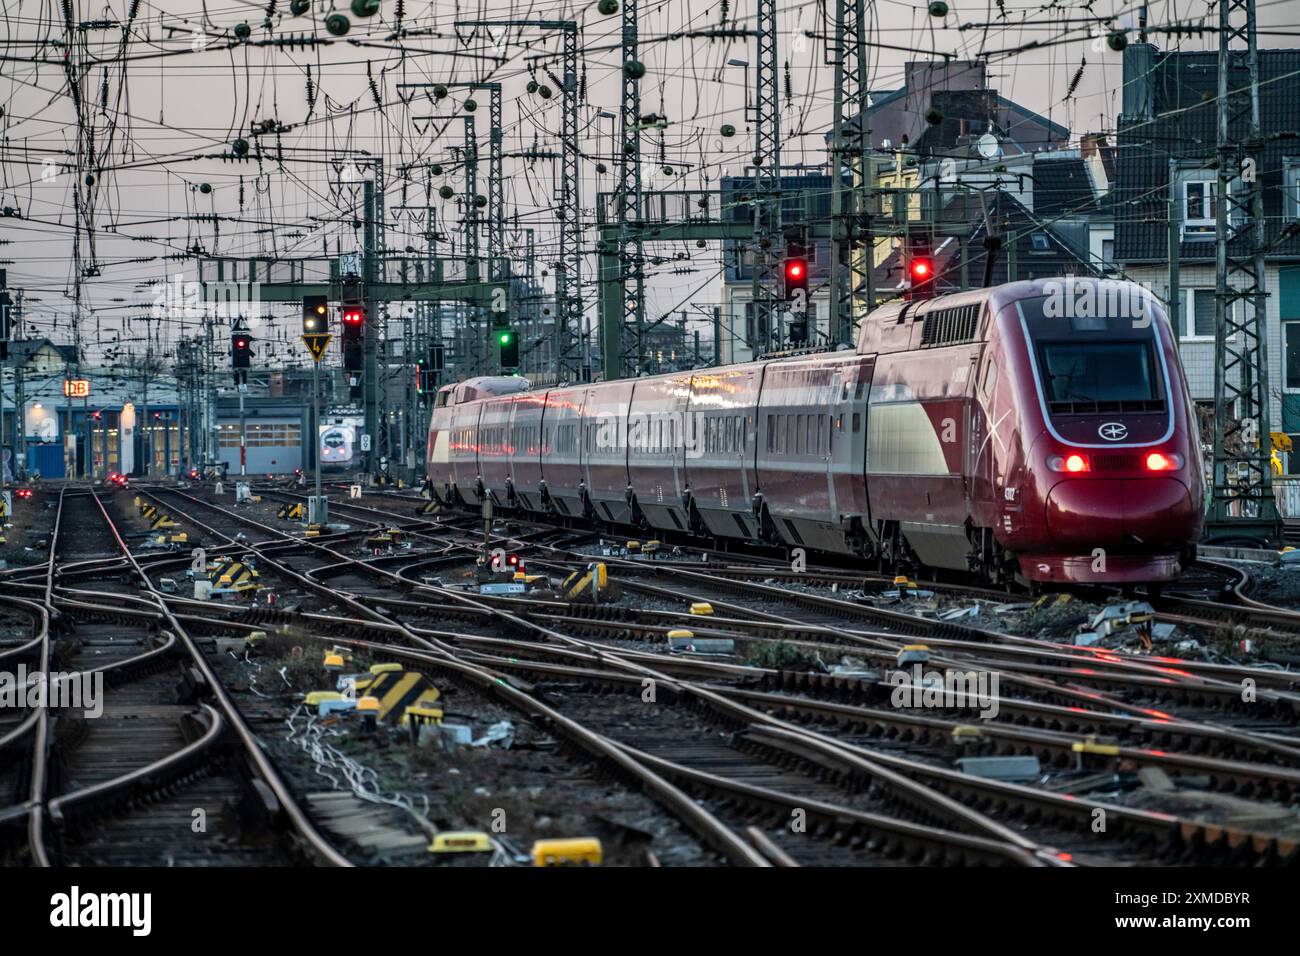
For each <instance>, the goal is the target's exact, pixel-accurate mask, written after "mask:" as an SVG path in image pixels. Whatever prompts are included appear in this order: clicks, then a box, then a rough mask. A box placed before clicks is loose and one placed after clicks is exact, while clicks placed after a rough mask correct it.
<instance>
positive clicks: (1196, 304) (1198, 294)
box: [1178, 289, 1215, 341]
mask: <svg viewBox="0 0 1300 956" xmlns="http://www.w3.org/2000/svg"><path fill="white" fill-rule="evenodd" d="M1214 310H1215V302H1214V290H1213V289H1183V307H1182V313H1183V314H1182V326H1183V327H1182V328H1181V329H1179V330H1178V336H1179V338H1181V339H1183V340H1184V341H1186V340H1189V339H1190V340H1193V341H1194V340H1197V339H1208V340H1211V341H1213V339H1214V323H1215V311H1214Z"/></svg>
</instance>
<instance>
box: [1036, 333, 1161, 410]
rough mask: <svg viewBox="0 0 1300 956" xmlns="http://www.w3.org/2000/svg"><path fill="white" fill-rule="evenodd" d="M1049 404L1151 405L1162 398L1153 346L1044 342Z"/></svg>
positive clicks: (1142, 343)
mask: <svg viewBox="0 0 1300 956" xmlns="http://www.w3.org/2000/svg"><path fill="white" fill-rule="evenodd" d="M1039 354H1040V355H1041V358H1042V369H1043V378H1044V380H1045V381H1044V382H1043V386H1044V388H1045V389H1046V391H1047V400H1048V401H1049V402H1147V401H1151V400H1153V399H1155V398H1156V397H1157V395H1158V392H1157V390H1156V383H1155V369H1154V368H1153V364H1152V361H1151V348H1150V343H1149V342H1144V341H1132V340H1130V341H1127V342H1044V343H1042V344H1041V345H1040V346H1039Z"/></svg>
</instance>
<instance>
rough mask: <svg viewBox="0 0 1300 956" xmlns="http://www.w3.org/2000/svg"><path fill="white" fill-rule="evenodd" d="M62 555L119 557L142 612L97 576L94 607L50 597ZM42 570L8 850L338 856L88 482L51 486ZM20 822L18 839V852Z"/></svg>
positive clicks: (191, 856) (201, 857)
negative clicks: (20, 786)
mask: <svg viewBox="0 0 1300 956" xmlns="http://www.w3.org/2000/svg"><path fill="white" fill-rule="evenodd" d="M65 561H66V562H67V566H68V567H71V568H73V569H74V570H84V568H81V569H79V568H78V566H79V565H85V564H87V563H96V562H102V563H103V566H104V567H109V568H113V569H119V568H121V567H122V564H121V563H120V562H125V564H126V565H127V566H129V567H130V568H131V570H132V572H133V574H134V577H135V581H136V585H137V587H139V588H140V589H141V590H142V591H143V592H144V593H152V596H153V601H152V602H151V601H148V600H146V601H145V604H146V605H150V606H151V609H150V610H149V611H146V612H145V613H143V614H140V615H138V616H136V617H134V618H130V619H124V618H123V616H122V614H121V612H120V608H118V607H115V606H114V605H115V604H116V603H117V602H118V601H121V600H124V599H125V592H127V591H130V590H132V589H131V588H130V587H129V586H127V585H125V584H124V583H123V582H122V581H120V580H110V581H108V582H106V586H107V587H108V589H109V590H107V591H105V592H103V593H102V595H101V600H100V602H95V601H66V600H62V599H60V598H59V597H58V594H57V587H56V582H57V581H58V579H59V574H60V569H61V567H62V566H63V563H64V562H65ZM45 570H46V582H45V585H44V587H43V588H40V589H39V590H40V603H39V604H37V603H35V602H30V603H29V605H28V606H29V607H30V608H32V609H33V610H34V611H39V613H34V614H33V626H34V628H36V629H37V630H38V634H37V637H38V638H39V640H38V642H37V643H36V644H35V645H34V646H33V647H32V648H30V650H31V651H33V652H35V653H34V662H35V664H36V666H38V667H39V668H40V671H39V673H40V674H41V678H40V679H41V681H42V682H43V683H44V684H45V686H46V687H47V688H48V691H49V698H48V699H47V700H43V701H38V702H37V703H36V706H32V707H30V708H28V709H29V711H30V713H29V714H28V715H27V717H26V718H25V722H29V723H30V729H29V730H28V731H27V733H26V734H25V735H24V736H25V737H26V743H27V751H26V754H25V756H24V771H23V773H22V777H23V779H25V780H26V781H27V782H28V783H29V788H28V790H27V799H26V800H25V801H21V802H18V803H16V804H14V805H12V806H10V807H8V808H7V809H6V810H5V811H4V812H3V813H2V814H0V821H3V822H5V823H7V824H8V826H6V827H4V832H5V833H6V835H8V836H9V837H10V841H9V845H10V852H11V853H13V854H14V855H15V856H16V858H17V859H19V860H23V861H26V862H30V863H36V864H41V865H44V864H64V865H146V864H151V865H159V864H170V863H177V864H191V865H254V864H256V865H267V864H289V863H302V862H312V863H327V864H332V865H346V864H347V862H348V861H347V860H346V859H345V857H344V856H343V855H341V854H340V853H339V852H338V851H337V850H336V849H335V848H334V847H333V846H332V845H330V844H329V843H328V842H327V841H326V840H325V839H324V838H323V837H321V836H320V834H319V833H318V832H317V831H316V830H315V828H314V827H313V826H312V824H311V823H310V821H309V820H308V818H307V816H306V814H305V813H304V812H303V811H302V809H301V808H300V807H298V806H297V805H296V803H295V802H294V800H293V798H292V796H291V794H290V793H289V791H288V789H287V788H286V787H285V786H284V784H283V782H282V781H281V780H280V778H279V775H278V773H277V772H276V771H275V769H274V768H273V767H272V766H271V764H270V763H269V762H268V761H267V760H266V758H265V757H264V755H263V754H262V753H261V752H260V750H259V748H258V745H257V741H256V740H255V739H254V738H253V736H252V735H251V734H250V733H249V732H248V730H247V727H246V726H245V725H244V722H243V720H242V718H241V717H240V715H239V713H238V711H237V709H236V708H235V707H234V705H233V704H232V703H231V701H230V700H229V698H228V697H227V696H226V695H225V693H224V691H223V689H222V688H221V687H220V686H219V684H218V683H217V682H216V681H215V680H214V679H213V675H212V673H211V670H210V668H209V667H208V664H207V661H206V660H205V659H204V657H203V655H202V653H201V652H200V651H199V650H198V648H197V647H196V645H195V644H194V642H193V639H192V638H191V636H190V635H189V634H188V632H187V631H186V630H185V629H184V628H183V627H181V626H180V625H179V623H178V622H177V621H176V620H175V618H174V617H172V616H171V614H170V612H169V611H167V609H166V607H165V606H164V605H163V604H162V603H161V602H160V601H157V595H156V592H152V585H151V584H150V583H149V580H148V578H147V576H146V575H145V573H144V572H143V570H142V569H141V568H140V566H139V564H138V563H136V561H135V558H134V557H133V556H132V555H131V553H130V550H129V549H128V548H127V546H126V544H125V542H124V541H123V539H122V536H121V534H120V533H119V531H118V529H117V528H116V526H115V524H114V521H113V519H112V517H111V516H110V514H109V512H108V510H107V509H106V508H105V506H104V503H103V502H102V501H101V500H100V498H99V497H98V495H96V494H95V493H94V492H93V491H89V492H76V491H69V490H68V489H66V488H65V489H64V490H63V491H62V492H61V493H60V498H59V503H58V514H57V517H56V518H55V525H54V533H53V535H52V537H51V546H50V554H49V558H48V562H47V565H46V569H45ZM115 589H116V590H115ZM118 591H121V592H123V594H122V596H121V597H119V596H118V593H117V592H118ZM51 624H52V625H53V626H51ZM74 691H76V692H78V693H73V692H74ZM60 704H62V705H64V706H56V705H60ZM10 743H11V744H17V743H18V739H17V737H14V739H12V740H11V741H10ZM20 819H25V821H26V824H27V825H26V845H25V847H19V848H17V849H16V850H15V849H14V847H13V841H12V837H13V835H14V829H15V828H14V824H15V823H16V822H17V821H19V820H20Z"/></svg>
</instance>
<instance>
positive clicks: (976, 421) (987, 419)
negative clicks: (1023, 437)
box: [966, 347, 1001, 524]
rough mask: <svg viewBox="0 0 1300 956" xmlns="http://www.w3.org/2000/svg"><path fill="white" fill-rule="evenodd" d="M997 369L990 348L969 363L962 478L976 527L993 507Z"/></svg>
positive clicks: (995, 359) (996, 449)
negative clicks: (965, 485)
mask: <svg viewBox="0 0 1300 956" xmlns="http://www.w3.org/2000/svg"><path fill="white" fill-rule="evenodd" d="M981 358H982V359H983V362H980V359H981ZM998 365H999V363H998V356H997V355H996V354H995V352H994V350H993V348H991V347H990V348H986V349H984V350H983V351H982V354H980V355H976V356H975V357H974V358H973V359H972V374H971V383H972V384H971V397H970V403H969V405H968V413H969V416H970V418H969V421H970V426H969V428H968V435H969V437H968V439H967V442H966V451H967V466H966V474H967V475H968V476H969V478H968V481H969V484H968V494H969V498H970V502H971V511H972V514H973V516H974V518H975V522H976V524H984V516H983V514H982V512H983V511H985V510H987V509H988V508H990V507H991V506H993V505H994V504H995V497H994V488H995V481H994V467H995V465H994V459H995V458H996V457H997V455H998V447H997V446H998V443H999V442H1000V441H1001V438H1000V437H999V436H998V433H997V426H998V424H999V422H998V419H997V414H998V413H997V402H996V399H997V394H998V386H999V384H1000V383H999V381H998V379H999V375H1000V370H999V368H998Z"/></svg>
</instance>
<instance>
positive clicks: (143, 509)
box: [140, 501, 158, 518]
mask: <svg viewBox="0 0 1300 956" xmlns="http://www.w3.org/2000/svg"><path fill="white" fill-rule="evenodd" d="M157 511H158V509H157V508H155V507H154V506H153V505H151V504H149V502H147V501H146V502H145V503H144V504H142V505H141V506H140V514H142V515H144V516H145V517H146V518H152V517H153V516H154V515H155V514H156V513H157Z"/></svg>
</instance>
